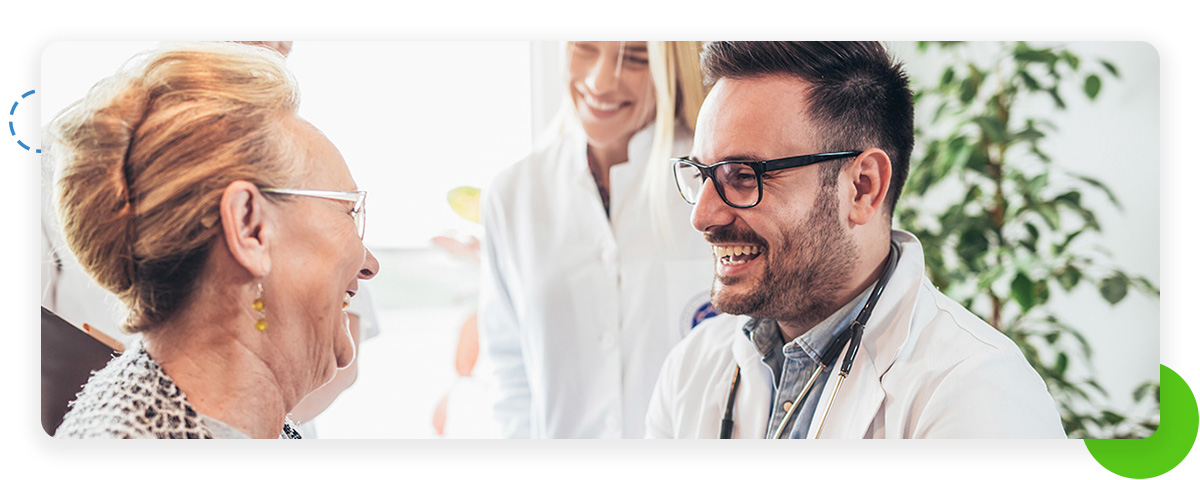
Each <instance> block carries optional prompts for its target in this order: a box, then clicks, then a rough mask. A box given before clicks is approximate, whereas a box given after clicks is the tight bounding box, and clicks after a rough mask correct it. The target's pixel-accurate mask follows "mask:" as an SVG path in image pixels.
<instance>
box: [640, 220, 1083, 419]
mask: <svg viewBox="0 0 1200 480" xmlns="http://www.w3.org/2000/svg"><path fill="white" fill-rule="evenodd" d="M892 239H893V240H895V241H897V242H898V243H900V250H901V255H900V261H899V263H898V264H897V266H896V270H895V272H894V274H893V277H892V279H891V282H890V283H889V284H888V285H887V287H886V288H885V289H884V291H883V294H882V295H881V296H880V298H879V303H878V304H877V307H876V308H875V311H874V313H873V314H872V316H871V319H870V320H868V322H867V325H866V329H865V331H864V333H863V340H862V346H861V347H860V350H859V352H858V357H857V358H856V359H855V362H854V366H853V370H852V371H851V372H850V376H849V377H848V378H847V379H846V380H845V381H844V382H843V384H842V386H841V391H840V392H838V394H837V400H836V401H835V402H834V403H833V406H832V408H830V410H829V416H828V419H827V420H826V421H825V425H824V430H823V431H822V432H821V438H1065V434H1064V432H1063V428H1062V423H1061V420H1060V419H1059V415H1058V412H1057V411H1056V409H1055V404H1054V400H1053V399H1052V398H1051V397H1050V394H1049V393H1048V392H1047V390H1046V384H1045V383H1044V382H1043V381H1042V379H1041V378H1040V377H1038V375H1037V373H1035V372H1034V370H1033V368H1032V367H1031V366H1030V365H1029V363H1028V362H1027V361H1026V360H1025V358H1024V356H1022V354H1021V351H1020V349H1018V348H1017V346H1016V345H1015V344H1014V343H1013V342H1012V341H1011V340H1009V339H1008V338H1007V337H1005V336H1004V335H1003V334H1001V333H1000V332H998V331H996V330H995V329H994V328H992V327H991V326H990V325H988V324H987V323H986V322H984V321H982V320H980V319H979V317H976V316H975V315H974V314H972V313H970V312H969V311H967V310H966V309H965V308H963V307H962V306H961V305H959V304H958V303H955V302H954V301H952V300H950V299H949V298H947V297H946V296H945V295H942V293H941V292H939V291H938V290H937V289H936V288H934V286H933V284H931V283H930V282H929V280H928V279H927V278H925V275H924V269H925V264H924V256H923V254H922V252H921V245H920V243H918V241H917V239H916V237H913V236H912V234H910V233H908V232H902V231H893V232H892ZM746 320H747V318H746V317H740V316H730V315H722V316H720V317H716V318H713V319H711V320H709V321H706V322H704V324H702V325H701V326H700V327H699V328H697V329H696V330H695V331H694V332H692V334H691V335H690V336H689V337H687V338H686V339H685V340H684V341H683V342H681V343H680V344H679V345H678V346H677V347H676V348H675V349H674V350H673V351H672V352H671V355H670V357H668V359H667V360H666V362H665V363H664V365H663V370H662V373H661V376H660V378H659V381H658V384H657V385H656V387H655V393H654V398H653V399H652V400H651V404H650V410H649V412H648V413H647V417H646V429H647V432H646V434H647V437H650V438H717V437H718V434H719V431H720V422H721V418H722V416H723V415H724V413H725V403H726V399H727V398H728V394H729V386H730V382H731V380H732V376H733V371H734V364H735V363H736V364H737V365H738V366H740V367H741V372H742V380H741V386H740V387H739V389H738V393H737V399H736V403H735V407H734V412H733V414H734V415H733V416H734V428H733V435H732V436H733V438H764V437H765V436H766V434H767V432H766V428H767V421H768V417H769V415H770V409H771V400H772V375H771V372H770V370H769V369H768V368H767V367H766V366H765V365H763V363H762V362H761V356H760V354H759V353H758V351H757V350H756V349H755V348H754V346H753V344H751V343H750V341H749V340H748V339H747V338H746V335H745V334H744V333H743V332H742V325H743V324H744V323H745V322H746ZM844 354H845V352H844V351H843V355H844ZM836 365H837V368H840V366H841V360H840V359H839V360H838V363H837V364H836ZM834 372H835V373H833V374H831V375H830V377H829V381H828V383H827V384H826V385H825V388H824V390H823V391H822V393H821V397H820V400H819V403H818V404H817V409H816V413H815V414H814V416H813V423H812V424H811V425H810V428H809V429H808V436H809V438H812V437H813V436H815V435H816V433H817V427H816V425H817V424H818V423H819V422H820V418H821V416H822V414H823V413H824V412H825V409H826V406H828V405H829V402H830V395H831V394H832V393H833V391H834V388H833V387H834V384H835V383H836V380H837V376H836V370H835V371H834Z"/></svg>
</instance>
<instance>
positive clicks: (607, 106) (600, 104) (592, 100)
mask: <svg viewBox="0 0 1200 480" xmlns="http://www.w3.org/2000/svg"><path fill="white" fill-rule="evenodd" d="M582 97H583V103H585V104H587V106H588V107H589V108H591V109H592V110H595V111H597V112H615V111H617V109H619V108H621V107H622V106H623V105H624V102H605V101H601V100H600V99H598V98H596V97H593V96H591V95H588V94H586V93H584V94H583V95H582Z"/></svg>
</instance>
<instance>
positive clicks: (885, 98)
mask: <svg viewBox="0 0 1200 480" xmlns="http://www.w3.org/2000/svg"><path fill="white" fill-rule="evenodd" d="M700 59H701V68H703V70H704V77H705V82H706V83H708V84H709V85H711V84H713V83H716V82H717V81H718V80H720V79H722V78H731V79H745V78H754V77H761V76H766V75H787V76H793V77H797V78H799V79H800V80H803V81H805V82H807V83H809V84H810V85H811V86H810V87H809V89H808V105H807V112H808V115H809V117H810V118H811V119H812V120H814V123H816V125H818V126H819V127H818V128H820V129H821V130H822V131H821V132H820V137H821V138H822V139H823V140H822V142H823V144H822V145H820V147H821V148H822V150H823V151H828V152H832V151H840V150H866V149H868V148H871V147H878V148H880V149H882V150H883V151H884V152H886V153H887V154H888V157H889V158H891V161H892V179H891V187H890V188H889V190H888V194H887V197H886V200H885V203H886V204H887V206H888V214H889V215H890V214H891V212H892V210H894V209H895V207H896V199H898V198H899V197H900V190H901V189H903V187H904V181H905V179H906V178H908V159H909V156H910V155H911V154H912V148H913V94H912V90H910V89H909V87H908V75H907V74H905V73H904V70H903V68H902V66H901V64H900V63H899V62H896V61H894V60H892V58H891V57H890V56H889V55H888V53H887V51H886V50H885V49H884V48H883V45H880V44H879V42H711V43H709V44H707V45H705V46H704V51H703V52H702V53H701V54H700ZM845 163H846V161H840V162H829V163H828V164H826V165H824V166H822V177H823V179H824V182H825V183H826V184H829V183H830V182H831V181H833V179H834V178H836V175H837V172H838V171H839V170H840V169H841V167H842V166H843V165H845Z"/></svg>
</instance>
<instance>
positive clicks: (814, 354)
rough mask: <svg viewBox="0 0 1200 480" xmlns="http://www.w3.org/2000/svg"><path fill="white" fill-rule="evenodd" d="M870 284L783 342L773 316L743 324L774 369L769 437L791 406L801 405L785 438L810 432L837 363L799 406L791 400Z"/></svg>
mask: <svg viewBox="0 0 1200 480" xmlns="http://www.w3.org/2000/svg"><path fill="white" fill-rule="evenodd" d="M870 290H871V289H870V288H867V289H865V290H863V291H862V292H861V293H859V295H858V297H857V298H855V299H854V300H851V301H850V303H847V304H846V305H845V306H843V307H842V308H841V309H839V310H838V311H836V312H834V313H833V315H830V316H829V317H828V318H826V319H825V320H822V321H821V323H818V324H817V325H816V326H815V327H813V328H811V329H809V330H808V331H807V332H804V334H802V335H800V336H799V337H796V338H794V339H792V341H791V342H788V344H787V345H783V337H781V336H780V333H779V324H778V323H776V322H774V321H772V320H762V319H757V318H752V319H750V321H748V322H746V324H745V325H744V326H743V327H742V331H743V332H744V333H745V334H746V336H747V337H749V338H750V342H751V343H753V344H754V346H755V348H757V349H758V352H759V353H760V354H761V355H762V362H763V365H766V366H767V368H770V369H771V374H772V375H773V377H774V382H775V383H774V385H773V387H774V388H773V389H772V398H771V421H770V422H768V423H767V431H766V432H765V433H764V436H765V437H766V438H774V436H775V431H776V430H778V429H779V424H780V423H782V422H783V418H784V416H785V415H787V412H788V409H789V408H800V410H799V411H797V412H796V413H795V414H793V415H792V416H793V417H794V418H792V419H791V420H790V424H791V426H790V427H789V428H790V430H789V432H788V433H787V434H786V435H784V436H783V438H805V437H807V436H808V426H809V423H811V422H812V419H813V414H814V413H815V412H816V409H817V401H818V399H820V398H821V391H822V390H823V389H824V388H825V383H826V382H827V381H828V380H829V372H830V371H833V370H836V369H837V368H838V366H837V365H832V366H829V367H827V368H826V369H825V371H824V372H821V375H820V376H818V377H817V381H816V382H815V383H813V386H812V389H811V391H810V392H809V393H808V397H807V398H805V400H804V402H803V403H802V404H801V405H800V406H799V407H794V406H793V405H792V402H794V401H795V400H796V396H797V395H799V394H800V390H801V389H803V388H804V384H805V383H808V378H809V377H811V376H812V374H813V372H815V371H816V370H817V365H819V364H820V359H821V355H822V354H824V353H825V350H826V349H828V348H830V344H831V343H833V339H834V338H836V337H837V335H838V334H839V333H841V332H842V331H843V330H845V329H846V328H847V327H849V326H850V323H851V322H853V321H854V318H855V317H857V316H858V312H859V311H861V310H862V308H863V305H864V304H865V303H866V301H867V297H868V296H869V294H870Z"/></svg>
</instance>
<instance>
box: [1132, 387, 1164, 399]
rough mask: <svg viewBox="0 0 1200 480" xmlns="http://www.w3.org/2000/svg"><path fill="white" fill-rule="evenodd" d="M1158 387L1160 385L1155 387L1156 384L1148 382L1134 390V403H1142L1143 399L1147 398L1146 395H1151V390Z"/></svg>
mask: <svg viewBox="0 0 1200 480" xmlns="http://www.w3.org/2000/svg"><path fill="white" fill-rule="evenodd" d="M1156 387H1158V385H1155V384H1154V382H1146V383H1143V384H1141V385H1138V387H1137V388H1136V389H1134V390H1133V401H1135V402H1140V401H1142V399H1143V398H1145V397H1146V394H1147V393H1150V389H1152V388H1156Z"/></svg>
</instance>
